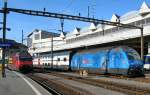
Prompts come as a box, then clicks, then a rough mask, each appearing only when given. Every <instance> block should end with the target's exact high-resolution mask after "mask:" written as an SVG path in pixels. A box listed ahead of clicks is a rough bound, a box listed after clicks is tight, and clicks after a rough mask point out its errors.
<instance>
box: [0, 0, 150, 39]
mask: <svg viewBox="0 0 150 95" xmlns="http://www.w3.org/2000/svg"><path fill="white" fill-rule="evenodd" d="M144 1H145V2H146V3H147V4H148V5H150V0H8V7H9V8H19V9H30V10H38V11H42V10H43V9H44V8H46V11H48V12H54V13H63V14H69V15H76V16H77V15H79V13H80V14H81V16H83V17H87V16H88V11H87V10H88V6H90V17H93V15H94V17H95V18H97V19H103V20H110V19H111V17H112V15H113V14H114V13H115V14H118V15H120V16H122V15H124V14H125V13H127V12H130V11H134V10H139V9H140V7H141V5H142V3H143V2H144ZM0 8H3V0H0ZM2 20H3V14H0V22H2ZM89 25H90V23H86V22H80V21H71V20H65V21H64V31H73V30H74V28H75V27H81V28H82V27H87V26H89ZM0 27H2V24H1V25H0ZM7 27H8V28H11V31H7V33H6V34H7V36H6V37H7V38H9V39H13V40H16V41H17V42H21V31H22V30H23V31H24V37H25V38H26V37H27V35H28V34H29V33H31V32H32V31H33V30H34V29H43V30H47V31H51V32H58V31H55V30H53V29H57V30H60V29H61V27H60V19H56V18H47V17H37V16H29V15H24V14H18V13H12V12H10V13H9V14H8V15H7ZM58 33H59V32H58ZM0 37H2V30H0Z"/></svg>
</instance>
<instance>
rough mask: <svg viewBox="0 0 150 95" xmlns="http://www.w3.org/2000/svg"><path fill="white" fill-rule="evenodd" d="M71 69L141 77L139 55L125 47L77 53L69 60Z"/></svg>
mask: <svg viewBox="0 0 150 95" xmlns="http://www.w3.org/2000/svg"><path fill="white" fill-rule="evenodd" d="M71 68H72V69H73V70H80V69H86V70H88V71H89V72H96V73H101V74H108V73H109V74H121V75H133V76H134V75H143V63H142V61H141V60H140V56H139V54H138V53H137V52H136V51H135V50H134V49H132V48H130V47H127V46H120V47H111V48H101V49H100V48H98V49H89V50H81V51H78V52H77V53H76V54H74V56H73V58H72V60H71Z"/></svg>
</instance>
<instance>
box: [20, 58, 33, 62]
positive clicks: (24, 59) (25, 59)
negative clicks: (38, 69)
mask: <svg viewBox="0 0 150 95" xmlns="http://www.w3.org/2000/svg"><path fill="white" fill-rule="evenodd" d="M19 59H20V60H22V61H32V58H31V57H20V58H19Z"/></svg>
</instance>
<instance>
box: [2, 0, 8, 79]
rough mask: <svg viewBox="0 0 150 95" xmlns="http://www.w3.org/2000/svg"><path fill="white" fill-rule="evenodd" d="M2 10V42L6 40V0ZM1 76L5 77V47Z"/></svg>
mask: <svg viewBox="0 0 150 95" xmlns="http://www.w3.org/2000/svg"><path fill="white" fill-rule="evenodd" d="M3 10H4V12H3V39H2V42H3V43H5V40H6V19H7V0H4V9H3ZM2 62H3V63H2V77H3V78H4V77H6V74H5V47H3V52H2Z"/></svg>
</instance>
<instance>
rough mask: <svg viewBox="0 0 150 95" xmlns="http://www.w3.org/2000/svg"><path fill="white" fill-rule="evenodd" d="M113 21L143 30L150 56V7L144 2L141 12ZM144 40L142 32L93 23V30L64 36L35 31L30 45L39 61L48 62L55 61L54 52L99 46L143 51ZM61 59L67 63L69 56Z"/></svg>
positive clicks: (129, 13) (130, 13) (113, 19)
mask: <svg viewBox="0 0 150 95" xmlns="http://www.w3.org/2000/svg"><path fill="white" fill-rule="evenodd" d="M110 21H111V22H120V23H123V24H130V25H135V26H143V28H144V30H143V35H144V52H145V53H144V54H145V55H146V54H148V53H150V48H149V47H150V7H149V5H148V4H146V3H145V2H143V4H142V5H141V7H140V8H139V9H137V10H133V11H130V12H128V13H126V14H124V15H122V16H119V15H117V14H116V13H114V14H113V15H112V18H111V19H110ZM140 37H141V32H140V30H139V29H129V28H123V27H118V26H110V25H104V24H98V23H91V25H90V26H87V27H82V28H79V27H76V28H75V29H74V30H73V31H71V32H69V33H60V34H58V33H53V32H49V31H45V30H38V29H35V30H34V31H33V32H31V33H30V34H29V35H28V41H27V45H28V50H29V52H30V54H31V55H33V56H34V58H35V59H36V58H43V59H46V58H51V51H52V50H53V51H54V52H57V51H65V50H66V51H69V50H73V49H80V48H85V49H86V48H90V47H96V46H98V47H105V46H112V45H127V46H131V47H133V48H135V49H136V50H137V51H140ZM52 41H53V42H52ZM44 53H47V55H46V56H45V55H43V54H44ZM139 53H140V52H139ZM54 57H55V55H54ZM61 57H64V58H62V59H65V57H67V56H65V55H64V56H61Z"/></svg>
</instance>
